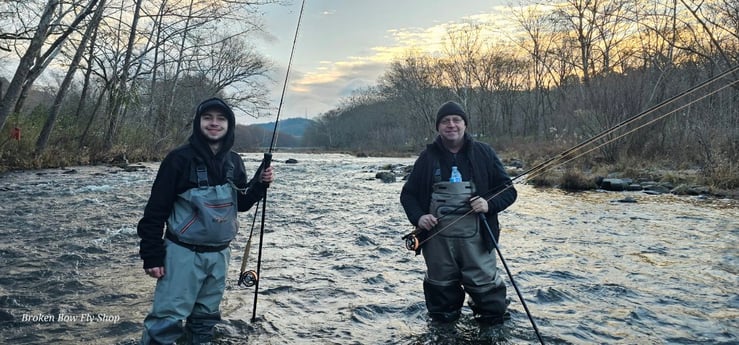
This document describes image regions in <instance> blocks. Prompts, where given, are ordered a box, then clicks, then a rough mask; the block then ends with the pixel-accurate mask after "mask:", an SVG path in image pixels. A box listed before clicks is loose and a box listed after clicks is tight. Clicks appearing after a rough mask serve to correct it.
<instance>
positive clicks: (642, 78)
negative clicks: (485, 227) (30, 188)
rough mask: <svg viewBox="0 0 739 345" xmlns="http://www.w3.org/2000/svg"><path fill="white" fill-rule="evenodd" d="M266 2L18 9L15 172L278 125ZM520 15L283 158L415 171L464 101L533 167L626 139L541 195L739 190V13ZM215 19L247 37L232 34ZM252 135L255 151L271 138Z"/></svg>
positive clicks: (455, 32)
mask: <svg viewBox="0 0 739 345" xmlns="http://www.w3.org/2000/svg"><path fill="white" fill-rule="evenodd" d="M268 2H270V1H249V2H247V1H243V2H241V1H228V2H221V1H212V2H208V4H209V5H208V6H211V7H208V6H206V7H207V8H204V7H198V6H193V5H192V3H191V5H190V6H183V7H176V8H174V7H172V8H170V7H166V6H163V4H164V3H165V2H163V1H152V2H143V1H135V2H120V1H113V0H107V1H106V0H85V1H82V0H77V1H69V2H64V3H60V2H48V3H47V4H46V2H42V1H32V2H30V4H36V5H37V6H38V7H37V9H38V11H36V12H34V11H32V9H33V6H31V5H24V6H21V4H22V2H20V1H8V2H4V3H3V4H2V5H1V6H4V7H6V8H5V9H6V11H3V13H21V12H22V14H23V17H22V18H26V19H27V20H25V21H20V20H18V19H16V18H15V17H12V16H10V17H8V16H6V17H0V20H2V21H4V22H8V23H14V24H13V25H6V26H3V29H2V30H8V28H16V29H17V30H15V31H14V32H5V31H4V32H1V33H0V48H2V49H5V50H6V51H10V50H16V51H20V52H23V54H21V56H20V62H21V63H20V64H19V66H18V69H17V70H16V72H15V74H14V75H13V76H12V78H10V79H7V80H5V81H4V82H3V83H2V85H0V91H2V95H1V96H2V97H1V98H0V99H1V100H2V103H0V170H8V169H28V168H42V167H54V166H70V165H76V164H100V163H108V164H112V163H116V164H118V163H121V162H125V161H126V160H127V161H141V160H158V159H161V158H162V156H163V155H164V154H165V153H166V152H167V151H168V150H170V149H171V148H173V147H175V146H176V145H179V144H181V143H182V142H183V141H184V140H185V139H186V137H187V136H188V135H189V133H190V132H191V128H190V122H191V117H192V113H193V109H194V107H195V105H196V104H197V102H198V101H199V100H201V99H203V98H205V97H207V96H211V95H220V96H221V97H224V98H226V99H227V100H228V101H229V102H231V103H232V104H233V105H234V106H235V107H236V108H237V110H238V111H239V112H241V113H244V114H247V115H250V116H260V115H262V114H265V113H266V112H268V111H270V106H269V104H268V102H267V101H266V93H267V92H266V91H267V89H266V86H265V85H266V84H265V82H266V77H265V76H266V74H267V72H268V71H269V69H270V68H271V66H270V64H269V62H268V60H267V59H266V58H264V57H262V56H261V55H260V54H259V52H258V51H255V50H254V49H253V48H252V47H250V45H249V44H248V37H249V36H248V33H249V32H251V31H252V30H253V31H259V29H260V28H259V26H258V25H257V23H258V21H257V20H256V19H255V18H253V17H250V16H249V15H247V13H254V11H253V9H254V8H255V6H257V7H258V6H259V5H261V4H265V3H268ZM44 4H45V5H44ZM158 5H162V6H158ZM14 6H15V7H14ZM123 12H125V13H129V14H131V16H128V15H127V16H121V15H120V14H121V13H123ZM510 13H511V16H513V17H515V18H516V22H517V23H518V28H516V30H512V31H506V33H505V34H502V33H501V31H500V30H499V29H496V28H495V27H493V26H492V25H490V24H486V23H482V22H473V21H470V22H467V23H464V24H459V25H457V26H456V27H454V28H451V29H450V30H449V32H448V33H447V35H446V38H445V40H444V41H443V42H441V46H442V49H441V50H440V51H439V52H437V53H435V54H428V53H423V52H421V51H420V50H409V51H408V52H407V54H406V55H405V56H402V57H398V58H396V59H395V60H394V61H393V62H392V63H391V64H390V65H389V66H388V67H387V69H386V71H385V73H384V74H383V76H382V77H381V78H380V79H379V80H378V81H377V83H376V85H373V86H370V87H366V88H364V89H361V90H359V91H357V92H355V93H354V94H353V95H352V96H351V97H348V98H346V99H344V100H342V101H341V104H340V106H338V107H336V108H335V109H332V110H330V111H328V112H326V113H324V114H320V116H318V117H317V118H316V119H315V122H314V124H313V125H312V126H310V127H309V128H307V129H306V131H305V133H304V135H303V136H302V138H295V137H291V136H287V135H285V136H282V135H281V136H280V137H279V138H280V140H282V141H278V144H282V145H286V144H285V140H288V139H290V140H292V143H290V144H289V145H290V146H303V147H310V148H312V150H314V151H317V152H321V151H332V152H335V151H345V152H354V153H364V154H372V155H381V154H385V155H386V154H393V155H413V154H416V153H418V152H419V151H420V150H421V149H422V148H423V146H424V145H425V144H426V143H428V142H429V141H430V140H432V139H433V138H434V136H435V128H434V123H435V111H436V108H437V107H438V106H439V105H440V104H441V103H443V102H444V101H447V100H455V101H457V102H459V103H461V104H463V105H464V107H465V109H466V110H467V114H468V118H469V124H468V132H469V133H470V134H472V135H474V136H475V138H476V139H477V140H481V141H485V142H488V143H490V144H491V145H492V146H493V147H494V148H495V149H496V150H497V151H498V152H499V154H500V155H501V156H502V157H503V158H504V159H505V160H508V161H509V162H520V164H521V165H523V166H522V168H523V169H526V168H530V167H533V166H536V165H537V164H540V163H542V162H545V161H546V160H547V159H550V158H552V157H558V156H559V155H562V154H563V152H565V151H566V150H568V149H570V148H572V147H575V146H576V145H578V144H580V143H585V142H587V141H588V140H589V139H592V138H594V137H597V136H599V134H602V133H604V131H605V130H608V129H612V131H610V132H608V133H607V134H605V135H603V136H602V137H600V138H599V139H598V140H595V141H593V142H590V143H589V144H587V145H585V146H583V147H582V149H581V150H578V151H576V152H569V153H568V154H567V155H566V156H563V157H560V158H561V159H559V160H558V162H557V164H556V165H555V166H552V167H551V169H549V170H548V171H546V172H542V173H541V174H540V176H539V178H540V179H541V180H542V181H545V180H546V179H547V178H549V179H561V178H562V176H569V179H570V180H572V182H573V183H574V182H576V178H577V176H578V174H585V176H590V175H598V176H608V175H613V174H623V175H632V176H633V175H644V174H651V173H654V174H657V172H659V174H660V178H666V179H667V178H670V177H669V176H670V174H672V175H675V176H683V175H684V174H683V173H682V172H686V171H690V172H693V173H691V174H689V175H690V176H691V178H692V179H693V180H694V182H695V183H700V184H704V185H708V186H710V187H711V188H714V189H716V190H731V189H737V188H739V165H738V164H737V162H739V134H738V132H739V86H738V85H737V80H739V72H738V71H737V70H736V67H737V66H739V34H737V32H739V16H738V15H737V14H738V13H739V5H737V4H736V2H732V1H726V0H711V1H701V2H697V1H691V0H681V1H677V2H673V1H659V2H656V3H655V2H651V1H644V2H641V1H637V2H634V1H625V0H608V1H601V2H586V1H579V0H568V1H563V2H561V3H559V4H558V5H532V6H525V7H517V8H512V9H511V12H510ZM215 18H221V20H223V21H229V20H232V21H239V22H240V23H242V25H243V26H241V28H243V29H244V30H243V32H240V33H239V34H228V33H226V32H224V31H223V27H222V26H215V25H214V24H213V21H214V19H215ZM24 23H25V24H26V25H28V26H27V27H23V26H22V24H24ZM29 23H33V25H31V24H29ZM59 23H64V24H59ZM29 33H30V34H29ZM49 65H54V66H64V68H63V69H61V72H58V79H59V83H58V85H57V86H54V87H47V88H45V89H43V90H41V89H40V88H38V87H36V88H34V87H33V86H34V84H35V81H36V79H37V78H38V77H39V75H41V73H42V72H43V71H44V69H45V68H46V67H47V66H49ZM234 90H238V91H234ZM237 130H238V133H237V137H238V138H239V142H237V146H236V147H235V148H236V149H237V150H242V151H250V150H259V147H260V146H261V145H262V144H263V139H264V138H265V137H269V136H270V135H271V133H269V132H268V130H265V129H264V128H259V127H255V126H239V128H238V129H237ZM650 172H651V173H650ZM670 172H673V173H670ZM553 176H556V177H553ZM675 176H673V178H677V177H675ZM634 177H636V176H634ZM586 180H589V177H588V178H586ZM559 181H560V182H559V184H561V181H562V180H559ZM550 183H558V182H551V181H550Z"/></svg>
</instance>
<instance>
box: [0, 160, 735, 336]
mask: <svg viewBox="0 0 739 345" xmlns="http://www.w3.org/2000/svg"><path fill="white" fill-rule="evenodd" d="M274 156H275V163H274V166H275V167H276V174H277V175H276V176H277V181H276V182H275V183H274V184H273V186H272V187H271V188H270V189H269V193H268V199H267V213H266V222H265V226H264V242H263V249H262V250H263V252H262V265H261V280H260V287H259V294H258V299H257V309H256V320H255V321H254V322H252V321H251V318H252V311H253V306H254V288H253V287H252V288H242V287H239V286H237V285H236V279H237V278H238V274H239V270H240V266H241V262H242V257H243V251H244V247H245V243H246V239H247V237H248V236H249V233H250V230H251V229H252V219H253V218H254V215H255V214H254V212H253V211H254V209H252V210H251V211H249V212H246V213H242V214H241V215H240V219H241V225H242V229H241V232H240V234H239V237H238V238H237V240H236V241H235V242H234V244H233V245H232V250H233V251H232V261H231V268H230V271H231V278H232V279H231V280H230V281H229V283H228V288H227V290H226V293H225V298H224V301H223V303H222V311H223V316H224V322H223V324H221V325H219V326H218V328H217V340H216V342H215V344H409V345H410V344H537V343H539V340H538V339H537V337H536V334H535V332H534V328H533V326H532V324H531V322H530V321H529V318H528V316H527V313H526V310H525V308H524V305H523V304H522V303H521V300H520V298H519V296H518V295H517V294H516V291H515V289H514V288H513V287H512V286H511V281H510V279H509V278H508V276H507V275H506V276H505V281H506V283H507V284H508V286H509V290H508V291H509V293H508V295H509V297H510V299H511V304H510V310H511V319H510V320H508V321H506V322H505V323H504V324H503V325H502V326H497V327H482V328H481V327H479V326H478V325H477V324H476V322H475V321H474V320H472V318H471V317H470V310H469V309H467V308H466V307H465V309H464V310H463V311H464V315H463V317H462V318H461V319H460V320H459V321H458V322H457V323H456V324H455V325H451V326H448V327H436V326H433V325H429V324H428V322H427V317H426V314H425V306H424V302H423V292H422V279H423V274H424V263H423V259H422V257H421V256H415V255H413V253H412V252H410V251H407V250H406V249H405V248H404V243H403V241H402V240H401V236H402V235H404V234H405V233H407V232H409V231H410V230H411V227H410V225H409V224H408V221H407V220H406V218H405V215H404V213H403V211H402V208H401V206H400V203H399V193H400V189H401V187H402V184H403V183H402V181H400V180H398V182H395V183H382V182H380V181H379V180H377V179H375V178H374V176H375V173H376V172H377V171H378V169H379V168H380V167H382V166H384V165H386V164H395V165H396V166H397V165H410V164H412V163H413V158H355V157H351V156H347V155H333V154H332V155H310V154H290V153H280V152H277V153H275V155H274ZM244 157H245V160H246V165H247V170H249V171H253V170H254V169H255V168H256V166H257V165H258V162H259V160H260V159H261V154H246V155H244ZM288 158H295V159H297V160H298V163H297V164H285V163H283V162H284V161H285V160H286V159H288ZM145 166H146V167H147V169H144V170H140V171H136V172H125V171H122V170H121V169H119V168H114V167H74V168H67V169H51V170H41V171H27V172H11V173H7V174H4V175H3V176H2V177H1V179H0V215H1V216H2V225H0V236H1V237H0V264H1V267H2V269H3V274H2V275H1V276H0V343H3V344H134V343H135V342H136V340H137V339H138V338H139V335H140V332H141V322H142V320H143V318H144V316H145V315H146V313H147V312H148V310H149V308H150V306H151V298H152V292H153V290H154V285H155V280H154V279H152V278H150V277H147V276H146V275H145V274H144V273H143V270H142V269H141V261H140V260H139V258H138V237H137V236H136V223H137V222H138V220H139V218H140V217H141V215H142V211H143V207H144V205H145V203H146V200H147V198H148V196H149V191H150V188H151V183H152V181H153V179H154V176H155V174H156V169H157V167H158V165H157V164H145ZM516 188H517V189H518V191H519V198H518V201H517V202H516V203H515V204H514V205H513V206H511V207H510V208H509V209H508V210H506V211H505V212H503V213H501V215H500V220H501V224H502V227H503V230H502V235H501V243H500V246H501V247H500V250H501V253H502V255H503V257H504V259H505V263H506V264H507V266H508V268H509V270H510V273H511V274H512V276H513V280H514V282H515V283H516V285H517V286H518V288H519V290H520V292H521V295H522V296H523V298H524V300H525V304H526V306H527V307H528V309H529V311H530V314H531V316H532V317H533V319H534V321H535V322H536V325H537V326H538V329H539V332H540V334H541V336H542V337H543V339H544V341H545V342H546V343H547V344H593V343H601V344H611V343H618V344H637V343H638V344H736V343H738V342H739V296H738V295H737V292H738V291H739V290H737V286H739V249H738V248H739V217H738V216H737V214H738V212H737V210H739V205H738V204H737V202H736V201H732V200H716V199H710V198H698V197H675V196H671V195H662V196H651V195H646V194H642V193H639V192H630V193H599V192H587V193H577V194H567V193H563V192H561V191H558V190H552V189H547V190H540V189H534V188H532V187H530V186H526V185H517V187H516ZM626 196H630V197H633V198H634V199H636V201H637V202H636V203H621V202H616V200H618V199H623V198H624V197H626ZM259 219H260V218H259V217H258V218H257V222H256V225H255V226H254V233H255V235H254V245H253V246H252V250H251V255H250V256H249V260H248V262H247V268H248V269H256V258H257V252H258V238H259V236H258V233H259V230H260V222H259ZM498 264H499V266H500V267H501V273H502V274H505V270H504V267H503V266H502V263H501V261H500V260H499V261H498Z"/></svg>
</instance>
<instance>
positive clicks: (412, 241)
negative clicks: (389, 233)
mask: <svg viewBox="0 0 739 345" xmlns="http://www.w3.org/2000/svg"><path fill="white" fill-rule="evenodd" d="M419 231H421V230H420V229H419V228H416V229H414V230H413V231H411V232H410V233H408V234H407V235H405V236H403V240H404V241H405V249H408V250H410V251H416V250H417V249H418V247H419V246H420V245H421V244H420V242H419V241H418V236H416V234H417V233H418V232H419Z"/></svg>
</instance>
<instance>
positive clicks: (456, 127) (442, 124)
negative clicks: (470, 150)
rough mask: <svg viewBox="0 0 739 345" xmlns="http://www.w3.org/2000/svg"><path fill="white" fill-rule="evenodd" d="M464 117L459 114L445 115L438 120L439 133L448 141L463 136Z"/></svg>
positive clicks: (464, 127) (459, 138)
mask: <svg viewBox="0 0 739 345" xmlns="http://www.w3.org/2000/svg"><path fill="white" fill-rule="evenodd" d="M466 128H467V126H465V124H464V118H462V117H461V116H459V115H447V116H444V117H442V118H441V121H439V128H438V130H439V135H441V137H442V138H443V139H446V140H448V141H457V140H461V139H463V138H464V130H465V129H466Z"/></svg>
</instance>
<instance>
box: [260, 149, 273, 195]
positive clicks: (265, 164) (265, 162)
mask: <svg viewBox="0 0 739 345" xmlns="http://www.w3.org/2000/svg"><path fill="white" fill-rule="evenodd" d="M270 164H272V153H270V152H265V153H264V158H262V171H264V169H267V168H269V166H270ZM265 185H266V186H267V187H268V188H269V183H265Z"/></svg>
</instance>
